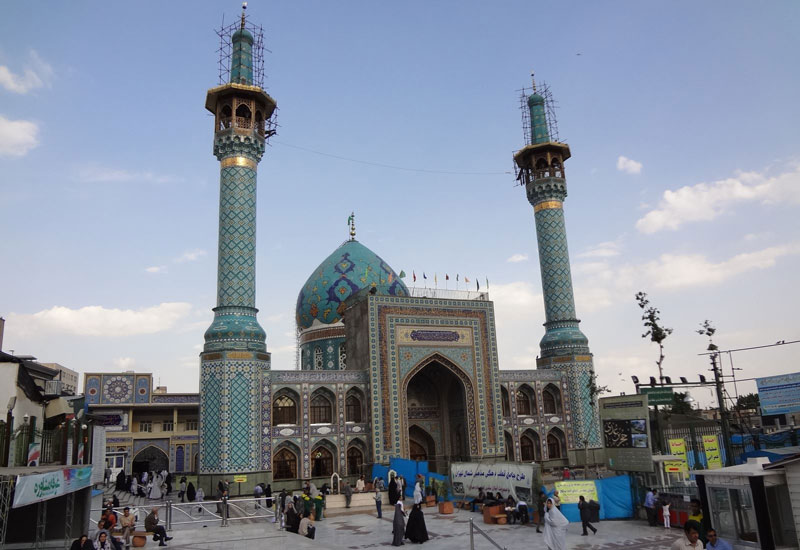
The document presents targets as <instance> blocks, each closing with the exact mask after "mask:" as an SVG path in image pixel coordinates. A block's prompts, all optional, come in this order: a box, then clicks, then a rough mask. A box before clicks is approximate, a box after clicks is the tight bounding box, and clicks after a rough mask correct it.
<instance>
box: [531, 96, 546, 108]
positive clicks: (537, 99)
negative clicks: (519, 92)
mask: <svg viewBox="0 0 800 550" xmlns="http://www.w3.org/2000/svg"><path fill="white" fill-rule="evenodd" d="M534 105H544V98H543V97H542V96H540V95H539V94H531V95H530V96H528V107H533V106H534Z"/></svg>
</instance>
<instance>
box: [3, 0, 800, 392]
mask: <svg viewBox="0 0 800 550" xmlns="http://www.w3.org/2000/svg"><path fill="white" fill-rule="evenodd" d="M239 5H240V4H239V3H238V2H170V3H156V2H150V3H148V2H145V3H131V2H128V3H118V2H102V3H101V2H82V3H79V2H70V3H45V2H9V3H6V4H5V5H4V9H3V17H2V18H0V173H2V177H0V204H2V206H3V208H2V212H3V215H2V216H1V217H0V235H2V239H1V240H0V243H1V244H0V252H1V253H2V257H3V260H4V261H3V264H4V267H5V268H4V269H2V270H0V315H2V316H4V317H5V318H6V319H7V320H8V322H7V325H6V336H5V342H4V346H3V347H4V350H10V349H13V350H15V352H16V353H29V354H33V355H35V356H37V357H39V359H41V360H43V361H53V362H59V363H62V364H64V365H66V366H69V367H71V368H74V369H76V370H79V371H81V372H88V371H100V370H103V371H105V370H110V371H113V370H126V369H136V370H140V371H147V372H150V371H151V372H154V373H156V375H157V377H159V378H160V380H161V383H162V384H165V385H168V387H169V388H170V390H172V391H179V390H183V391H191V390H196V389H197V385H198V383H197V372H198V358H197V355H198V353H199V350H200V348H201V345H202V335H203V332H204V331H205V329H206V327H207V326H208V325H209V324H210V321H211V317H212V314H211V311H210V310H211V307H213V306H214V305H215V298H216V296H215V294H216V271H215V268H216V239H217V205H218V165H217V161H216V160H215V159H214V157H213V155H212V152H211V143H212V121H211V119H210V118H209V115H208V114H207V113H206V112H205V111H204V108H203V103H204V97H205V91H206V90H207V89H208V88H210V87H212V86H214V85H215V84H216V79H217V72H216V71H217V66H216V61H217V59H216V53H215V51H216V47H217V43H216V40H217V38H216V35H215V34H214V32H213V29H214V28H215V27H217V26H219V24H220V23H221V21H222V15H223V13H224V14H225V17H226V21H232V20H233V18H235V17H237V16H238V13H239ZM248 13H249V15H250V17H251V20H252V21H255V22H260V23H262V24H263V25H264V27H265V32H266V45H267V47H268V48H269V49H270V50H271V53H270V54H268V57H267V60H266V73H267V81H266V85H267V88H268V91H269V93H270V94H271V95H272V96H273V97H274V98H275V99H276V100H277V102H278V105H279V108H280V113H279V120H278V121H279V123H280V128H279V135H278V136H277V137H276V138H275V139H274V140H273V142H272V146H271V147H270V148H269V149H268V151H267V153H266V155H265V157H264V160H263V161H262V162H261V165H260V168H259V196H258V209H259V218H258V264H257V273H258V275H257V305H258V307H259V308H260V310H261V313H260V314H259V319H260V321H261V323H262V325H263V326H264V328H265V329H266V331H267V345H268V348H269V349H270V350H271V351H272V352H273V364H274V368H280V369H288V368H293V366H294V351H293V348H294V336H293V334H294V303H295V300H296V296H297V293H298V292H299V290H300V288H301V286H302V285H303V283H304V281H305V280H306V278H307V277H308V275H309V274H310V273H311V272H312V270H313V269H314V268H315V267H316V266H317V264H318V263H319V262H320V261H322V260H323V259H324V258H325V257H326V256H327V255H328V254H329V253H330V252H331V251H332V250H333V249H335V248H336V247H337V246H338V245H339V244H341V242H342V241H344V240H345V239H346V237H347V228H346V225H345V221H346V219H347V216H348V214H349V213H350V211H351V210H353V211H355V213H356V219H357V226H358V239H359V240H360V241H361V242H362V243H363V244H365V245H366V246H368V247H370V248H371V249H372V250H373V251H375V252H376V253H377V254H379V255H380V256H382V257H383V258H384V259H385V260H386V261H387V262H388V263H389V264H390V265H392V266H393V267H394V268H395V269H396V270H397V271H399V270H401V269H402V270H405V271H406V272H407V273H409V274H410V273H411V271H412V270H415V271H416V272H417V274H418V275H419V274H420V273H421V272H422V271H425V272H426V273H427V274H428V275H429V276H430V275H431V274H432V273H438V274H439V278H440V281H441V279H443V275H444V273H449V274H450V276H451V277H454V275H455V274H456V273H459V274H461V275H462V277H463V276H464V275H467V276H468V277H470V279H473V278H477V277H480V278H481V280H483V279H484V278H486V277H488V279H489V282H490V285H491V286H490V295H491V297H492V298H493V300H494V301H495V307H496V310H497V322H498V330H499V335H498V343H499V347H500V360H501V368H505V369H510V368H523V367H527V366H532V365H533V363H534V359H535V356H536V353H537V351H538V342H539V339H540V338H541V335H542V333H543V328H542V326H541V323H542V322H543V321H544V313H543V306H542V300H541V287H540V280H539V269H538V263H537V250H536V238H535V228H534V223H533V213H532V208H531V207H530V205H529V204H528V203H527V200H526V198H525V194H524V191H523V190H522V189H520V188H518V187H515V185H514V184H515V181H514V178H513V176H512V175H511V174H510V172H511V170H512V160H511V155H512V153H513V151H514V150H516V149H518V148H520V147H521V146H522V145H524V142H523V137H522V130H521V124H520V115H519V111H518V93H517V92H516V90H518V89H519V88H521V87H522V86H526V85H528V84H529V81H530V78H529V73H530V71H531V69H534V70H535V72H536V74H537V77H538V78H539V79H543V80H546V81H547V82H548V83H549V84H550V86H551V88H552V90H553V92H554V94H555V96H556V99H557V101H558V103H559V107H560V108H559V111H558V117H559V127H560V133H561V137H562V138H564V139H565V140H566V141H567V142H568V143H569V144H570V147H571V148H572V154H573V157H572V158H571V159H570V160H569V161H568V162H567V164H566V172H567V177H568V186H569V197H568V199H567V201H566V217H567V229H568V236H569V244H570V255H571V257H572V261H573V278H574V282H575V287H576V302H577V310H578V315H579V316H580V317H581V319H582V325H581V326H582V329H583V330H584V332H585V333H586V334H587V336H588V337H589V340H590V345H591V348H592V351H593V352H594V354H595V365H596V368H597V370H598V373H599V376H600V380H601V383H604V384H608V385H610V386H612V388H613V389H614V390H615V391H628V392H630V391H632V384H631V383H630V375H631V374H638V375H640V376H649V375H651V374H653V373H654V370H655V365H654V361H655V359H656V356H657V350H656V349H655V347H654V346H652V345H650V344H648V342H646V341H644V340H642V338H641V333H642V329H641V322H640V320H639V317H640V311H639V309H638V307H637V306H636V305H635V302H634V299H633V295H634V294H635V292H637V291H638V290H644V291H646V292H648V293H649V294H650V297H651V299H652V301H653V303H654V304H655V305H656V306H658V307H659V308H660V309H661V310H662V316H663V319H664V321H665V323H666V324H667V325H668V326H671V327H673V328H674V329H675V332H674V334H673V335H672V336H671V337H670V338H669V339H668V340H667V342H666V356H667V359H666V362H665V369H666V372H667V374H672V375H675V376H679V375H688V376H690V377H694V376H696V374H697V373H700V372H705V371H704V369H705V368H706V363H705V359H703V358H699V357H697V355H696V354H697V353H699V352H702V351H703V349H704V348H705V342H704V340H703V339H702V338H701V337H700V336H698V335H696V334H695V333H694V330H695V329H696V328H697V326H698V324H699V323H700V322H701V321H703V320H704V319H712V320H713V321H714V322H715V324H716V326H717V328H718V331H719V332H718V338H717V340H718V343H719V345H720V347H722V348H723V349H727V348H736V347H743V346H749V345H760V344H768V343H772V342H775V341H777V340H787V341H789V340H795V339H798V338H800V333H799V332H798V328H797V322H796V311H797V310H798V306H800V299H799V298H798V292H797V289H796V283H795V281H796V280H797V276H796V273H797V272H798V269H799V268H800V223H798V221H797V220H798V213H799V212H800V210H799V208H800V137H798V132H797V121H798V120H800V103H798V102H797V97H798V96H799V95H800V93H799V92H800V90H799V88H800V85H799V84H800V73H798V71H797V70H796V68H795V67H796V65H797V52H798V51H800V35H798V33H797V32H796V29H797V26H798V23H800V5H798V4H797V3H796V2H789V1H786V2H780V1H775V2H769V3H760V4H753V3H746V2H702V3H696V2H669V3H667V2H662V3H656V2H648V3H642V2H603V3H594V2H591V3H590V2H561V3H558V4H557V5H555V4H552V3H545V2H501V3H487V2H458V3H455V2H438V3H431V2H408V3H382V4H379V3H374V2H346V3H332V2H322V1H318V2H286V1H281V2H269V3H266V2H259V1H252V2H250V6H249V9H248ZM578 54H580V55H578ZM312 151H316V152H322V153H325V154H327V155H334V156H339V157H346V158H351V159H356V160H360V161H368V162H375V163H379V164H387V165H393V166H399V167H403V168H406V169H405V170H399V169H391V168H385V167H379V166H370V165H365V164H362V163H356V162H349V161H344V160H338V159H336V158H332V157H331V156H324V155H320V154H317V153H315V152H312ZM424 170H428V171H424ZM454 172H455V173H454ZM510 260H512V261H510ZM513 260H518V261H513ZM795 355H796V352H794V354H793V346H785V347H780V348H776V349H769V350H765V351H759V352H747V353H738V354H735V355H734V361H735V363H736V366H737V367H742V368H743V369H744V370H743V371H741V372H740V373H738V374H739V375H740V376H742V377H754V376H761V375H766V374H778V373H784V372H794V371H797V370H800V369H798V365H797V362H796V360H795V359H794V357H795ZM739 390H740V392H741V391H742V390H745V391H748V390H749V391H752V390H754V384H752V383H749V385H748V383H745V384H740V386H739ZM696 397H697V399H698V401H700V402H703V403H705V402H708V401H709V399H710V395H709V392H708V391H707V390H702V391H698V392H696Z"/></svg>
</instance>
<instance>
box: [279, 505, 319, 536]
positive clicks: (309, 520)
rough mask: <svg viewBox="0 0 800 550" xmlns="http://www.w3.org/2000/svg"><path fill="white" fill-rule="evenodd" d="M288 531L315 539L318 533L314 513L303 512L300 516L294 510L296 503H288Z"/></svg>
mask: <svg viewBox="0 0 800 550" xmlns="http://www.w3.org/2000/svg"><path fill="white" fill-rule="evenodd" d="M286 530H287V531H288V532H290V533H297V534H298V535H302V536H304V537H308V538H310V539H313V538H314V534H315V532H316V527H314V514H313V512H311V511H303V512H301V513H300V514H298V513H297V512H296V511H295V509H294V503H293V502H292V501H288V502H287V503H286Z"/></svg>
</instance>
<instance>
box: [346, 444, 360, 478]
mask: <svg viewBox="0 0 800 550" xmlns="http://www.w3.org/2000/svg"><path fill="white" fill-rule="evenodd" d="M362 464H364V453H362V452H361V449H359V448H358V447H355V446H352V447H350V448H349V449H347V473H348V474H349V475H353V474H358V473H361V465H362Z"/></svg>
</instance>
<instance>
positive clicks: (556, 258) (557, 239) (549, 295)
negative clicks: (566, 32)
mask: <svg viewBox="0 0 800 550" xmlns="http://www.w3.org/2000/svg"><path fill="white" fill-rule="evenodd" d="M527 108H528V111H529V113H530V136H529V137H528V144H527V145H526V146H525V147H523V148H522V149H520V150H519V151H517V153H516V154H515V155H514V161H515V162H516V164H517V166H518V167H519V169H520V170H519V178H520V182H521V183H522V184H523V185H524V186H525V191H526V193H527V196H528V201H529V202H530V203H531V206H533V212H534V217H535V218H536V238H537V241H538V246H539V266H540V268H541V272H542V291H543V295H544V307H545V319H546V322H545V324H544V326H545V333H544V336H543V337H542V340H541V342H540V343H539V347H540V349H541V355H540V357H539V358H538V359H537V361H536V364H537V367H538V368H545V369H558V370H561V371H565V372H566V374H567V378H568V384H569V397H570V403H571V406H572V418H567V419H566V420H567V422H568V425H571V426H572V431H571V434H568V436H569V440H570V441H569V442H568V443H569V447H570V448H572V449H582V448H584V447H585V446H586V445H587V443H588V446H590V447H595V446H600V430H599V425H598V419H597V408H596V404H597V403H596V396H592V395H591V392H590V390H589V387H590V385H591V383H592V380H593V375H594V367H593V363H592V354H591V352H590V351H589V340H588V339H587V338H586V336H584V335H583V333H582V332H581V330H580V328H579V327H578V325H579V323H580V320H579V319H578V318H577V315H576V314H575V298H574V295H573V292H572V274H571V272H570V266H569V252H568V250H567V231H566V226H565V223H564V199H565V198H566V197H567V180H566V175H565V173H564V162H565V161H566V160H567V159H568V158H569V157H570V150H569V146H568V145H567V144H566V143H560V142H558V141H553V140H551V138H550V135H551V132H550V126H549V125H548V120H547V110H546V108H545V98H544V97H543V96H542V95H540V94H539V93H537V90H536V83H535V82H534V84H533V93H532V94H531V95H530V96H528V98H527Z"/></svg>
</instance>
